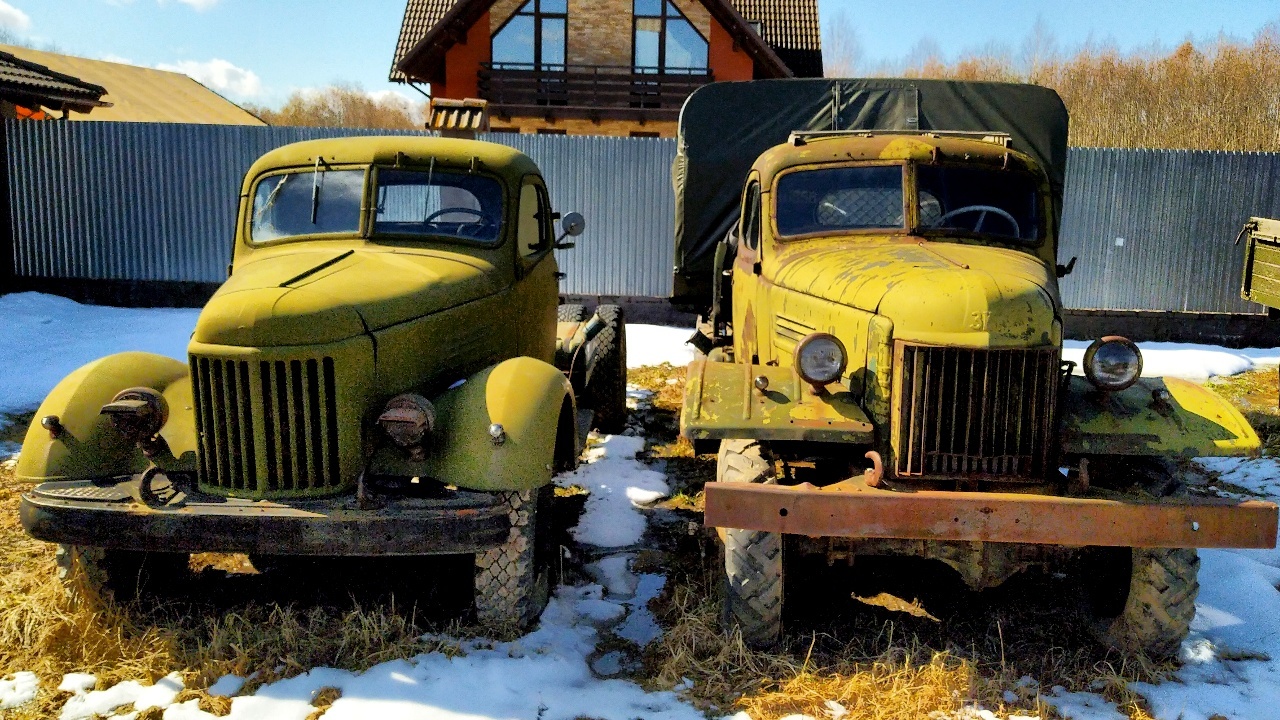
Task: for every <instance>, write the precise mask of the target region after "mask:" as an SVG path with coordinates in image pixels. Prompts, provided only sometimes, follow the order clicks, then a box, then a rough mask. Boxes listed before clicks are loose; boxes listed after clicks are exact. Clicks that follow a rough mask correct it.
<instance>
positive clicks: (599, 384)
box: [579, 305, 627, 434]
mask: <svg viewBox="0 0 1280 720" xmlns="http://www.w3.org/2000/svg"><path fill="white" fill-rule="evenodd" d="M596 315H598V316H599V317H600V319H601V320H602V321H604V329H603V330H601V331H600V334H599V335H597V336H596V337H595V339H593V340H592V341H591V344H592V346H593V350H594V352H593V353H592V356H591V360H592V361H591V362H590V363H589V365H588V370H587V384H586V392H585V393H584V395H585V396H586V397H585V398H584V399H583V400H584V401H580V403H579V404H580V405H582V406H584V407H588V408H590V409H592V410H594V411H595V414H596V416H595V423H594V425H595V427H596V429H597V430H599V431H600V432H603V433H609V434H617V433H620V432H622V430H623V429H624V428H625V427H626V426H627V334H626V329H627V328H626V323H625V321H624V318H623V314H622V308H620V307H618V306H617V305H601V306H600V307H598V308H596Z"/></svg>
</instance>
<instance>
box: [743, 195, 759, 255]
mask: <svg viewBox="0 0 1280 720" xmlns="http://www.w3.org/2000/svg"><path fill="white" fill-rule="evenodd" d="M742 218H743V226H742V239H743V241H744V242H746V244H747V248H749V249H750V250H752V251H753V252H754V251H756V250H759V249H760V183H758V182H752V183H751V185H750V186H749V187H747V197H746V200H745V201H744V202H743V208H742Z"/></svg>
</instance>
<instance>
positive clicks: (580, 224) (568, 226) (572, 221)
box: [560, 212, 587, 237]
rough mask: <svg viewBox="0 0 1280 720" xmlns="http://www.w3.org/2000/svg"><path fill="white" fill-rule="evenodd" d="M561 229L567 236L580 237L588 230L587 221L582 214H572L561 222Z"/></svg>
mask: <svg viewBox="0 0 1280 720" xmlns="http://www.w3.org/2000/svg"><path fill="white" fill-rule="evenodd" d="M560 227H561V229H563V230H564V234H565V235H568V236H569V237H578V236H579V235H581V234H582V233H583V231H585V230H586V229H587V219H586V218H584V217H582V213H578V212H571V213H569V214H568V215H565V216H564V220H562V221H560Z"/></svg>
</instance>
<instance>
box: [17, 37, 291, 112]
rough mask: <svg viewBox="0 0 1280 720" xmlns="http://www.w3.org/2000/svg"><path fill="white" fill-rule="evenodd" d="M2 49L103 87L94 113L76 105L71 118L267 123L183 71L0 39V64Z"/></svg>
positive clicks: (21, 60)
mask: <svg viewBox="0 0 1280 720" xmlns="http://www.w3.org/2000/svg"><path fill="white" fill-rule="evenodd" d="M6 55H7V56H9V57H12V58H14V59H15V60H16V61H19V62H23V63H26V64H29V65H37V66H38V67H43V68H45V70H47V71H49V72H52V73H54V74H57V75H60V76H62V77H72V78H73V79H78V80H79V81H80V82H82V83H85V84H87V85H90V86H92V87H94V88H96V89H97V90H99V91H102V92H105V95H102V92H100V93H99V97H100V98H101V100H102V101H103V102H102V103H101V104H100V105H99V106H98V107H97V108H96V109H94V111H93V112H92V113H89V114H82V113H85V112H87V110H78V111H77V112H76V113H75V114H71V115H69V116H68V118H67V119H69V120H71V121H80V120H88V121H116V122H164V123H198V124H210V125H266V123H264V122H263V121H262V120H261V119H259V118H258V117H257V116H256V115H253V114H252V113H250V112H249V111H247V110H245V109H244V108H242V107H240V106H239V105H236V104H235V103H233V102H231V101H230V100H228V99H226V98H224V97H222V96H221V95H219V94H218V93H216V92H214V91H213V90H210V89H209V88H207V87H205V86H204V85H201V84H200V83H198V82H196V81H195V80H192V79H191V78H189V77H187V76H186V75H183V74H182V73H175V72H168V71H165V70H156V69H154V68H147V67H140V66H137V65H126V64H123V63H116V62H107V61H105V60H90V59H88V58H82V57H75V56H73V55H62V54H60V53H51V52H45V51H43V50H32V49H31V48H25V47H16V46H10V45H0V68H2V66H3V58H4V56H6ZM0 77H3V70H2V69H0ZM95 99H97V98H95ZM44 107H49V108H51V109H56V107H51V106H49V105H45V106H44ZM70 109H72V110H76V109H77V108H75V107H71V108H70Z"/></svg>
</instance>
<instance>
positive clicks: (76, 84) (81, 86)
mask: <svg viewBox="0 0 1280 720" xmlns="http://www.w3.org/2000/svg"><path fill="white" fill-rule="evenodd" d="M106 93H107V91H106V88H103V87H101V86H98V85H94V84H93V83H89V82H85V81H84V80H81V79H80V78H78V77H74V76H72V75H66V74H63V73H60V72H56V71H54V70H50V69H49V68H47V67H45V66H44V65H40V64H38V63H33V62H29V61H27V60H23V59H21V58H19V57H16V56H14V55H13V54H12V53H7V52H0V117H5V118H16V119H19V120H48V119H52V118H53V117H54V115H53V113H55V112H57V113H61V116H62V117H67V116H68V115H69V114H70V113H72V112H78V113H87V112H90V111H91V110H93V109H95V108H100V107H105V106H107V105H108V104H109V103H105V102H103V101H102V96H103V95H105V94H106Z"/></svg>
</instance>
